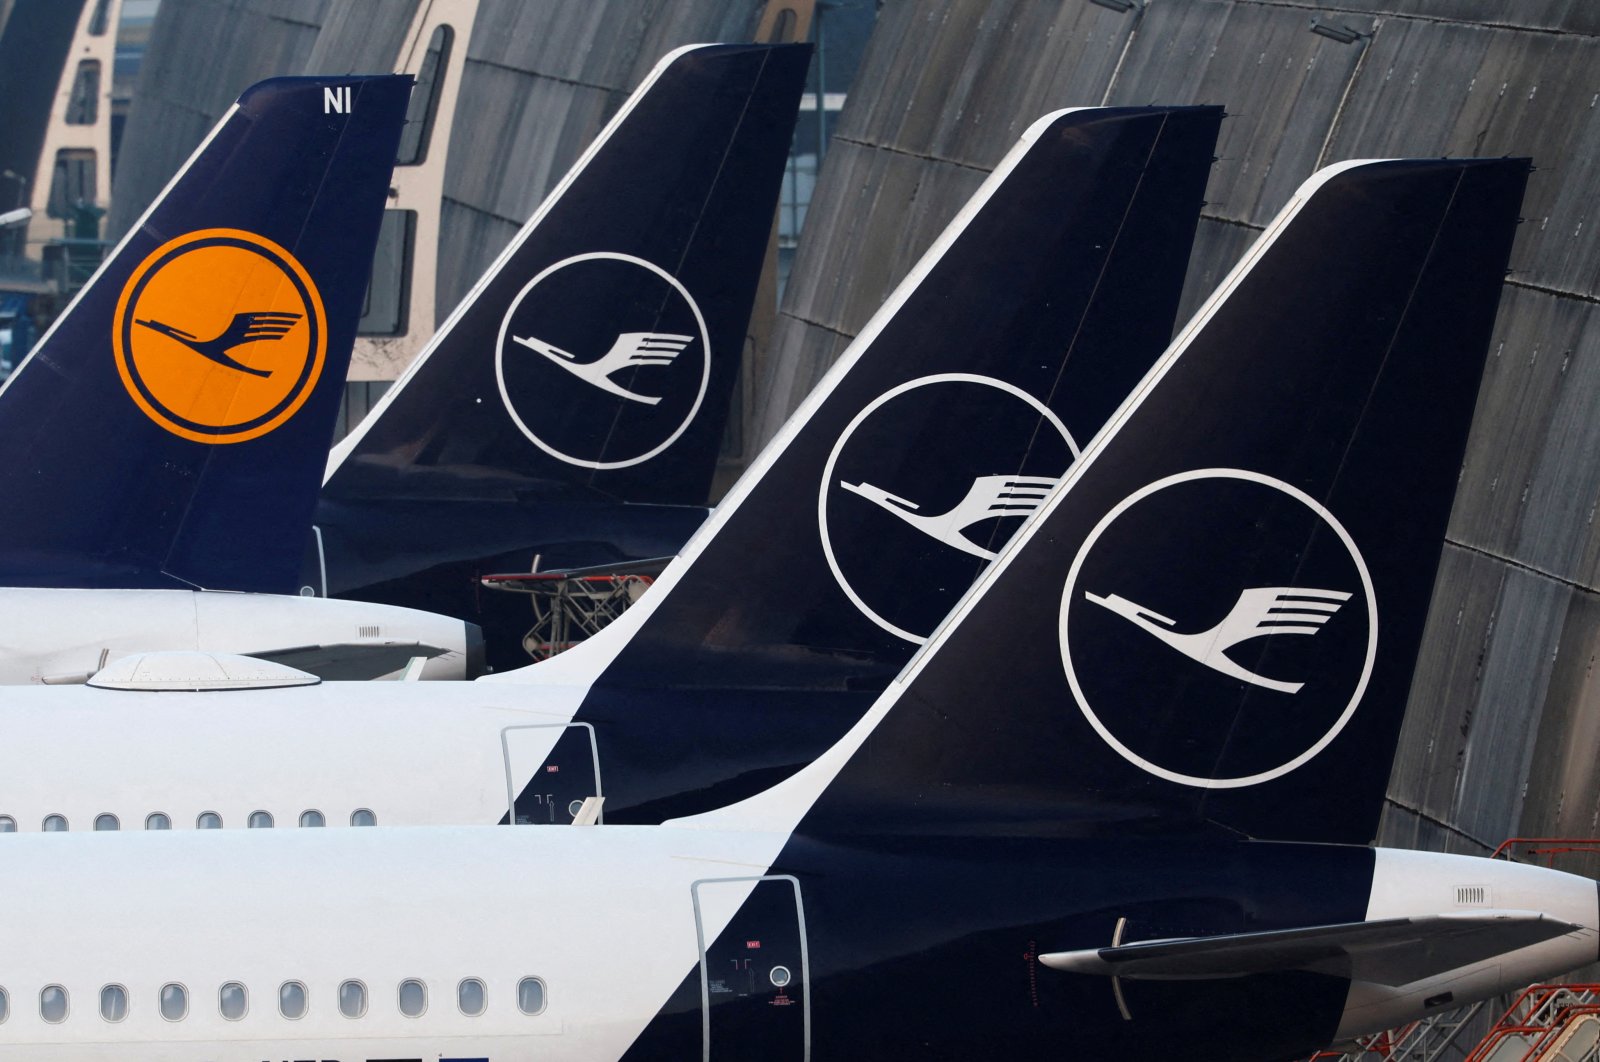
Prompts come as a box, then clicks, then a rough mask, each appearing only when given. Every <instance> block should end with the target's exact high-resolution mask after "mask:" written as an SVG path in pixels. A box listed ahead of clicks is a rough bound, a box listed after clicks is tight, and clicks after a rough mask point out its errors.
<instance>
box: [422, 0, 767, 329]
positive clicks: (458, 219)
mask: <svg viewBox="0 0 1600 1062" xmlns="http://www.w3.org/2000/svg"><path fill="white" fill-rule="evenodd" d="M760 7H761V4H760V3H759V2H758V0H680V2H677V3H671V4H669V3H666V2H664V0H651V2H648V3H645V2H634V0H598V2H597V0H559V2H549V3H539V4H527V3H523V2H520V0H482V3H481V5H480V6H479V9H478V15H477V18H476V20H475V21H474V22H473V27H472V39H471V41H470V43H469V44H468V48H467V61H466V65H465V67H464V68H463V71H462V75H461V100H462V104H461V106H460V107H458V109H457V114H456V118H455V123H454V125H453V126H452V128H451V134H450V160H449V163H448V164H447V166H446V168H445V182H444V195H445V199H444V207H443V210H442V212H441V217H440V237H439V240H440V242H439V275H438V306H439V312H440V315H441V317H442V316H443V315H444V314H447V313H448V312H449V311H450V309H451V308H452V307H454V306H455V304H456V303H457V302H459V301H460V299H461V298H462V297H463V296H464V295H465V294H466V293H467V292H468V291H469V290H471V288H472V285H473V284H474V283H475V282H476V281H477V279H478V277H479V276H480V275H481V274H482V272H483V271H484V269H485V268H486V267H487V266H488V265H489V263H490V262H492V261H493V260H494V258H495V257H496V256H497V255H498V254H499V253H500V250H501V248H502V247H504V246H505V245H506V243H507V242H509V241H510V239H511V237H513V236H514V235H516V233H517V230H518V229H520V228H521V227H522V223H523V222H525V221H526V220H527V219H528V217H529V216H530V215H531V214H532V213H533V211H534V210H535V208H537V207H538V205H539V204H540V203H541V202H543V201H544V198H545V196H546V195H547V194H548V193H549V192H550V191H551V189H553V188H554V187H555V185H556V183H557V182H559V181H560V180H561V178H562V176H563V175H565V173H566V172H567V170H568V169H570V168H571V166H572V164H573V163H574V162H576V161H577V159H578V156H580V155H581V154H582V153H583V151H584V149H585V148H587V147H588V146H589V144H590V142H591V141H592V140H593V139H594V137H595V135H596V134H597V133H599V132H600V130H601V129H602V128H603V127H604V125H605V123H606V122H607V121H609V120H610V118H611V116H612V115H613V114H615V113H616V111H617V109H618V108H619V107H620V106H622V103H623V101H624V100H625V99H626V98H627V95H628V93H630V92H632V91H633V89H634V88H635V87H636V86H637V85H638V84H639V83H640V82H641V81H643V80H644V78H645V77H646V76H648V74H649V73H650V71H651V70H652V69H653V68H654V67H655V65H656V63H657V62H658V61H659V60H660V59H661V58H662V57H663V56H665V55H666V54H667V53H668V52H669V51H671V50H672V49H674V48H677V47H681V46H682V45H685V44H703V43H714V42H718V41H733V42H738V41H743V40H748V39H749V35H750V31H751V29H752V28H753V27H754V25H755V18H756V16H757V14H758V13H759V10H760Z"/></svg>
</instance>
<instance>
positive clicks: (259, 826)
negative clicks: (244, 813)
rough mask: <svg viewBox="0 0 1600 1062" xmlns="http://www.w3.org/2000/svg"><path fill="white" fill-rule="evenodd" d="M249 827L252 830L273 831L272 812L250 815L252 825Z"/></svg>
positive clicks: (259, 812) (252, 813)
mask: <svg viewBox="0 0 1600 1062" xmlns="http://www.w3.org/2000/svg"><path fill="white" fill-rule="evenodd" d="M249 825H250V828H251V829H252V830H270V829H272V812H270V811H252V812H251V813H250V824H249Z"/></svg>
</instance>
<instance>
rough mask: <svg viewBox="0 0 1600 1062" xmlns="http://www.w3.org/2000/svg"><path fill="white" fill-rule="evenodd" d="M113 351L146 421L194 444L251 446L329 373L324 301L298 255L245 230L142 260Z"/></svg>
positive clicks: (198, 235)
mask: <svg viewBox="0 0 1600 1062" xmlns="http://www.w3.org/2000/svg"><path fill="white" fill-rule="evenodd" d="M111 345H112V349H113V350H114V352H115V354H116V359H117V373H118V374H119V375H120V376H121V377H122V383H123V386H125V387H127V389H128V394H129V395H131V396H132V397H133V400H134V402H135V403H137V404H138V406H139V408H140V409H142V410H144V412H145V415H146V416H148V417H149V418H150V419H151V420H153V421H155V422H156V423H157V424H159V425H161V426H162V427H163V428H165V429H167V430H168V431H170V432H172V433H173V434H174V435H180V436H182V437H183V438H185V439H192V440H193V441H195V442H203V443H235V442H244V441H245V440H247V439H254V438H257V437H259V436H262V435H265V434H267V433H268V432H270V431H272V430H274V429H275V428H277V427H278V426H279V425H281V424H283V423H284V422H285V421H287V420H288V419H289V418H290V417H292V416H294V415H295V413H296V412H297V411H299V409H300V407H301V406H302V405H304V404H305V401H306V399H307V398H308V397H310V395H311V390H312V388H313V387H315V386H316V383H317V379H318V378H319V377H320V376H321V375H322V364H323V357H324V355H325V353H326V352H327V346H328V330H327V322H326V319H325V317H324V314H323V309H322V297H321V295H319V294H318V293H317V289H316V285H314V284H312V282H311V277H310V275H309V274H308V273H307V272H306V271H305V267H303V266H302V265H301V264H300V263H299V262H297V261H295V258H294V256H293V255H291V254H290V253H289V252H288V251H286V250H284V249H283V248H282V247H279V246H278V245H277V244H275V243H273V242H272V241H271V240H268V239H264V238H263V237H260V236H257V235H255V234H254V233H250V232H243V231H241V230H239V229H201V230H199V231H197V232H191V233H188V234H187V235H184V236H179V237H178V238H177V239H175V240H169V241H168V242H167V243H165V244H163V245H162V246H160V247H158V248H157V249H156V250H155V251H153V252H152V253H151V254H150V256H149V257H148V258H146V259H145V260H144V261H143V262H140V263H139V268H137V269H135V270H134V271H133V275H132V276H131V277H129V278H128V283H127V284H126V285H125V286H124V287H123V289H122V297H121V298H120V299H118V300H117V316H116V323H115V325H114V326H113V328H112V333H111Z"/></svg>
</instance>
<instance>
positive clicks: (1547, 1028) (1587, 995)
mask: <svg viewBox="0 0 1600 1062" xmlns="http://www.w3.org/2000/svg"><path fill="white" fill-rule="evenodd" d="M1584 1015H1597V1016H1600V984H1576V985H1534V986H1533V987H1531V988H1526V989H1524V990H1523V992H1522V994H1521V995H1520V996H1518V997H1517V998H1516V1001H1515V1002H1514V1003H1512V1004H1511V1006H1510V1007H1509V1008H1507V1010H1506V1012H1505V1013H1504V1014H1503V1015H1501V1017H1500V1020H1499V1021H1498V1022H1496V1023H1495V1026H1494V1028H1493V1029H1491V1030H1489V1035H1487V1036H1485V1037H1484V1038H1483V1039H1482V1040H1481V1041H1479V1042H1478V1046H1477V1047H1475V1048H1473V1051H1472V1053H1471V1054H1470V1055H1468V1056H1467V1057H1466V1060H1465V1062H1485V1060H1486V1059H1488V1058H1490V1057H1496V1058H1500V1059H1507V1060H1510V1062H1532V1060H1534V1059H1537V1058H1542V1057H1543V1056H1544V1053H1545V1052H1546V1051H1548V1050H1549V1049H1550V1048H1551V1047H1552V1046H1554V1042H1555V1041H1556V1040H1557V1039H1558V1038H1559V1037H1560V1036H1561V1034H1562V1033H1564V1032H1565V1031H1566V1030H1567V1027H1568V1026H1570V1025H1571V1024H1572V1022H1574V1021H1576V1020H1577V1019H1578V1018H1581V1017H1583V1016H1584ZM1513 1038H1518V1039H1521V1040H1522V1041H1524V1042H1525V1043H1526V1044H1527V1049H1526V1050H1525V1051H1524V1052H1523V1053H1522V1054H1520V1055H1510V1054H1504V1053H1498V1054H1497V1052H1499V1051H1500V1049H1501V1048H1502V1047H1503V1046H1505V1045H1506V1043H1507V1042H1508V1041H1512V1040H1513Z"/></svg>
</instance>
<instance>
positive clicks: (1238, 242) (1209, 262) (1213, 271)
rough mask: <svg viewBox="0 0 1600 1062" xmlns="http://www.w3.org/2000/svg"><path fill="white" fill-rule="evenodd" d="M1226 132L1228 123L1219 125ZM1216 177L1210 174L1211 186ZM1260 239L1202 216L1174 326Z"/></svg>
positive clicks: (1251, 230) (1244, 228)
mask: <svg viewBox="0 0 1600 1062" xmlns="http://www.w3.org/2000/svg"><path fill="white" fill-rule="evenodd" d="M1222 127H1223V130H1224V132H1226V130H1227V127H1228V123H1227V122H1223V123H1222ZM1215 183H1216V174H1215V171H1213V173H1212V185H1213V186H1215ZM1260 236H1261V230H1260V229H1258V228H1256V227H1254V226H1252V225H1245V224H1242V223H1240V222H1237V221H1223V220H1221V219H1220V218H1214V217H1208V216H1202V217H1201V218H1200V229H1199V231H1198V232H1197V233H1196V234H1195V238H1194V250H1193V251H1192V252H1191V253H1190V255H1189V272H1188V274H1187V275H1186V276H1185V277H1184V283H1183V299H1182V300H1181V301H1180V302H1179V303H1178V325H1179V327H1180V328H1181V327H1182V326H1183V324H1184V323H1185V322H1186V321H1188V320H1189V318H1191V317H1193V316H1194V314H1195V311H1196V310H1198V309H1200V307H1201V305H1202V304H1203V303H1204V302H1205V301H1206V300H1207V299H1209V298H1210V297H1211V293H1212V292H1213V291H1215V290H1217V285H1219V284H1221V283H1222V281H1223V278H1224V277H1226V276H1227V275H1228V271H1229V270H1230V269H1232V268H1233V267H1234V264H1235V263H1236V262H1238V261H1239V259H1241V258H1243V257H1244V253H1245V252H1246V251H1248V250H1249V249H1250V248H1251V247H1252V246H1253V245H1254V244H1255V242H1256V240H1257V239H1259V238H1260Z"/></svg>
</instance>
